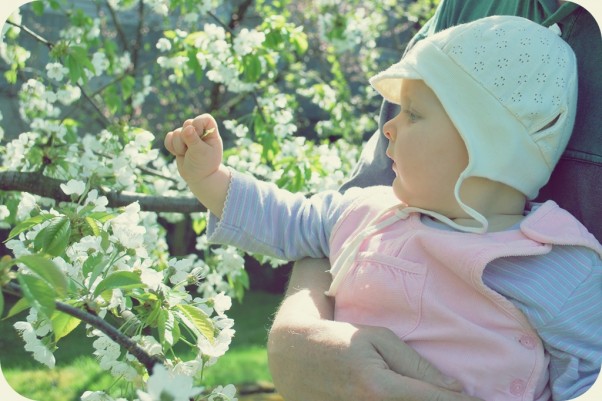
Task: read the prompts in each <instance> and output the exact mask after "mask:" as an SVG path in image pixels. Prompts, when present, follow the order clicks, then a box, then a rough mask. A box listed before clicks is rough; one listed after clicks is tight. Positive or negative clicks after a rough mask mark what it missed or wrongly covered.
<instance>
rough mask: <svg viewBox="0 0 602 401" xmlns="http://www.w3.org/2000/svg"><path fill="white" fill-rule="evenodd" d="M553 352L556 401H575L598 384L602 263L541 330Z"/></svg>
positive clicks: (601, 347)
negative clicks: (595, 383)
mask: <svg viewBox="0 0 602 401" xmlns="http://www.w3.org/2000/svg"><path fill="white" fill-rule="evenodd" d="M539 335H540V336H541V337H542V339H543V340H544V342H545V343H546V344H547V345H548V347H547V349H548V352H549V353H550V357H551V359H550V381H551V384H552V386H551V387H552V395H553V400H572V399H573V398H576V397H578V396H580V395H581V394H583V393H585V392H586V391H587V390H588V389H589V388H590V387H591V386H592V385H593V384H594V382H595V381H596V379H597V377H598V374H599V373H600V367H601V366H602V266H601V264H600V260H599V259H598V260H597V265H595V266H594V268H593V269H592V271H591V274H590V275H588V277H586V278H585V280H584V281H583V282H581V284H580V285H579V286H578V287H576V288H575V291H574V292H573V293H572V294H571V296H570V297H569V298H568V299H567V301H566V303H565V304H564V305H563V307H562V309H561V310H560V312H559V313H558V315H557V316H555V317H554V319H552V320H551V321H550V322H548V323H547V324H545V325H544V326H543V327H541V328H540V329H539Z"/></svg>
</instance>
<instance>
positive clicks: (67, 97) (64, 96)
mask: <svg viewBox="0 0 602 401" xmlns="http://www.w3.org/2000/svg"><path fill="white" fill-rule="evenodd" d="M81 96H82V91H81V89H80V88H79V87H78V86H73V85H66V86H65V87H64V88H62V89H59V91H58V92H57V97H58V100H59V102H61V103H62V104H63V105H65V106H69V105H70V104H71V103H73V102H75V101H76V100H79V98H80V97H81Z"/></svg>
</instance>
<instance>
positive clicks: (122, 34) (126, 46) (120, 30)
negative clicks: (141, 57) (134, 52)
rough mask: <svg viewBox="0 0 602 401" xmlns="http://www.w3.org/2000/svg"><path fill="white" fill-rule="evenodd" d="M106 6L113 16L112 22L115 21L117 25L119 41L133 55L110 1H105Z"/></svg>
mask: <svg viewBox="0 0 602 401" xmlns="http://www.w3.org/2000/svg"><path fill="white" fill-rule="evenodd" d="M105 5H106V6H107V8H108V9H109V14H111V20H112V21H113V25H115V29H116V30H117V36H119V40H120V41H121V43H122V44H123V47H124V48H125V50H127V51H129V52H130V53H131V51H130V46H129V44H128V40H127V37H126V35H125V32H124V31H123V27H122V26H121V23H120V22H119V19H118V18H117V14H115V10H114V9H113V7H111V4H110V3H109V1H108V0H105Z"/></svg>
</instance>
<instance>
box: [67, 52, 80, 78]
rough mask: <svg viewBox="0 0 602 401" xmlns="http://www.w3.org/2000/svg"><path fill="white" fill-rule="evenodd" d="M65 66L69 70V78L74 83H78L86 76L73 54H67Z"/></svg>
mask: <svg viewBox="0 0 602 401" xmlns="http://www.w3.org/2000/svg"><path fill="white" fill-rule="evenodd" d="M65 67H67V69H68V70H69V80H70V81H71V82H73V83H77V81H78V80H79V79H80V78H82V77H83V76H84V75H83V69H82V68H81V66H80V65H79V63H78V62H77V59H76V58H75V57H74V56H73V55H72V54H67V55H66V56H65Z"/></svg>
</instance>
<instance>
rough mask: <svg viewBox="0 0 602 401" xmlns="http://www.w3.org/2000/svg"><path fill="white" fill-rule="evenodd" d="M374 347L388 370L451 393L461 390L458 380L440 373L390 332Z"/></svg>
mask: <svg viewBox="0 0 602 401" xmlns="http://www.w3.org/2000/svg"><path fill="white" fill-rule="evenodd" d="M374 346H375V347H376V349H377V351H378V352H379V353H380V355H381V356H382V357H383V360H384V361H385V362H386V363H387V365H388V366H389V368H390V369H391V370H392V371H394V372H396V373H398V374H400V375H402V376H405V377H409V378H412V379H416V380H418V381H421V382H426V383H429V384H432V385H434V386H437V387H440V388H444V389H447V390H451V391H458V392H459V391H462V390H463V388H462V384H461V383H460V382H459V381H458V380H456V379H454V378H452V377H449V376H446V375H444V374H443V373H441V372H440V371H439V370H438V369H437V368H435V367H434V366H433V365H431V363H430V362H428V361H427V360H426V359H424V358H423V357H422V356H421V355H420V354H419V353H418V352H416V351H415V350H414V349H413V348H412V347H410V346H409V345H407V344H406V343H404V342H403V341H401V340H400V339H399V337H397V336H396V335H395V334H394V333H393V332H391V331H388V332H385V333H384V334H383V336H381V341H378V342H375V343H374Z"/></svg>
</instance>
